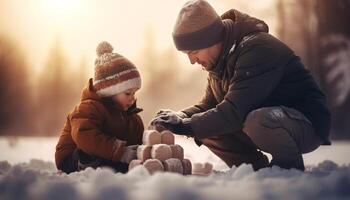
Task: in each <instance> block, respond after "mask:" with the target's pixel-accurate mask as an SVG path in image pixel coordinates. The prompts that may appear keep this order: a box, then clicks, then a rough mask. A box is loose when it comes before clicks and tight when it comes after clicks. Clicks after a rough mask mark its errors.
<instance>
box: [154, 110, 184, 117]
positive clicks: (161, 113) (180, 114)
mask: <svg viewBox="0 0 350 200" xmlns="http://www.w3.org/2000/svg"><path fill="white" fill-rule="evenodd" d="M168 114H175V115H177V116H178V117H180V118H181V119H185V118H187V117H188V116H187V115H186V114H185V113H184V112H181V111H179V112H176V111H173V110H169V109H161V110H160V111H158V112H157V115H156V117H158V116H165V115H168Z"/></svg>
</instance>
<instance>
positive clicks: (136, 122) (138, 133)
mask: <svg viewBox="0 0 350 200" xmlns="http://www.w3.org/2000/svg"><path fill="white" fill-rule="evenodd" d="M128 127H129V128H128V130H129V137H130V138H129V140H128V144H127V145H141V144H142V138H143V132H144V130H145V128H144V125H143V122H142V119H141V117H140V115H138V114H132V115H131V120H130V123H129V125H128Z"/></svg>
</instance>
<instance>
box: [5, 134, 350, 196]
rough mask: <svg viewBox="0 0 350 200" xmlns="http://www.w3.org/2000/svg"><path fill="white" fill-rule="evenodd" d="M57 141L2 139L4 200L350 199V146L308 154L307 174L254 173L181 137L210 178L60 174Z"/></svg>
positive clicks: (137, 173)
mask: <svg viewBox="0 0 350 200" xmlns="http://www.w3.org/2000/svg"><path fill="white" fill-rule="evenodd" d="M56 142H57V138H42V137H29V138H25V137H19V138H4V137H0V199H2V200H3V199H4V200H5V199H16V200H17V199H65V200H66V199H67V200H68V199H82V200H85V199H103V200H109V199H145V200H147V199H149V200H157V199H166V200H168V199H169V200H172V199H184V200H189V199H211V200H219V199H308V200H309V199H327V200H328V199H350V156H349V155H348V154H349V153H350V143H346V142H334V143H333V145H332V146H322V147H321V148H319V149H318V150H316V151H315V152H312V153H310V154H306V155H305V156H304V158H305V164H306V168H307V170H306V172H300V171H297V170H283V169H280V168H278V167H274V168H268V169H262V170H259V171H258V172H254V171H253V170H252V168H251V166H250V165H242V166H240V167H239V168H235V167H233V168H231V169H229V168H228V167H226V166H225V165H224V163H223V162H221V161H220V160H219V159H218V158H217V157H216V156H214V155H212V154H211V153H210V152H209V150H208V149H206V148H205V147H200V148H199V147H197V146H196V145H195V144H194V143H193V142H192V141H191V140H189V139H183V138H176V143H178V144H180V145H182V146H183V147H184V150H185V157H187V158H189V159H190V160H191V161H192V162H211V163H213V164H214V169H215V172H214V173H212V174H211V175H209V176H207V177H200V176H193V175H192V176H182V175H178V174H171V173H156V174H154V175H149V174H148V172H147V171H146V170H145V169H144V168H142V167H137V168H135V169H133V170H132V171H130V172H129V173H128V174H125V175H124V174H119V173H118V174H114V173H112V171H111V170H109V169H97V170H92V169H87V170H85V171H82V172H77V173H72V174H70V175H65V174H58V173H57V170H56V168H55V165H54V148H55V145H56Z"/></svg>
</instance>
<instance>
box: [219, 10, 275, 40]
mask: <svg viewBox="0 0 350 200" xmlns="http://www.w3.org/2000/svg"><path fill="white" fill-rule="evenodd" d="M221 19H222V20H232V22H233V26H234V27H233V28H234V32H235V39H236V41H240V40H241V39H242V38H243V37H244V36H247V35H249V34H252V33H257V32H266V33H268V32H269V27H268V26H267V24H266V23H265V22H264V21H262V20H260V19H257V18H255V17H251V16H249V15H247V14H244V13H241V12H239V11H238V10H235V9H231V10H229V11H227V12H225V13H224V14H223V15H221Z"/></svg>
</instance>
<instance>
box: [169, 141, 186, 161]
mask: <svg viewBox="0 0 350 200" xmlns="http://www.w3.org/2000/svg"><path fill="white" fill-rule="evenodd" d="M170 148H171V152H172V156H171V157H172V158H177V159H179V160H183V159H184V149H183V148H182V146H180V145H178V144H174V145H170Z"/></svg>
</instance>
